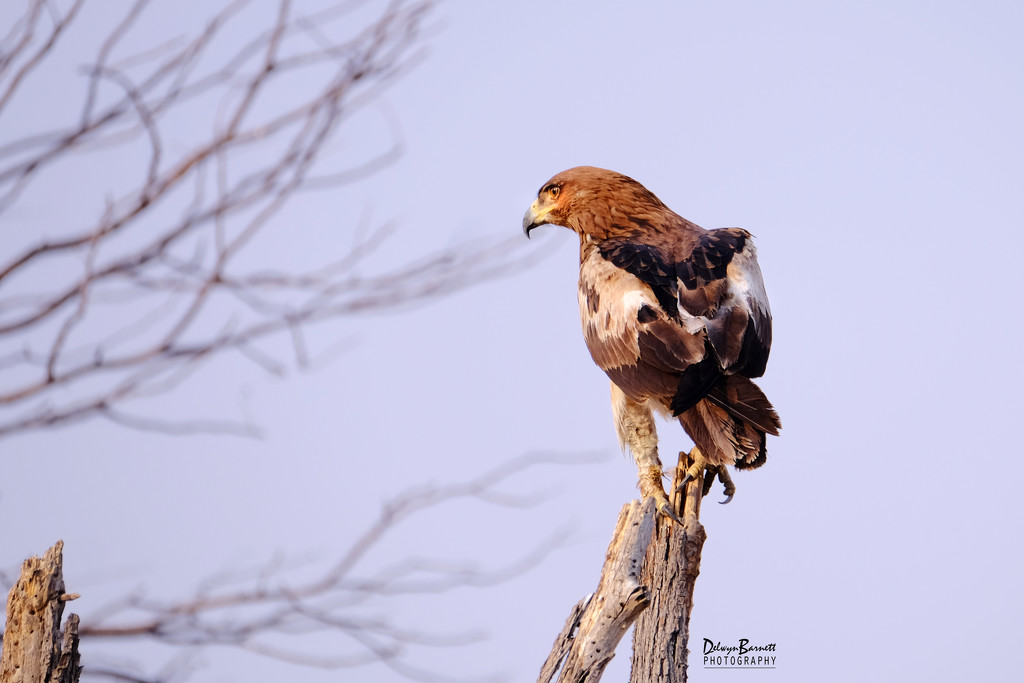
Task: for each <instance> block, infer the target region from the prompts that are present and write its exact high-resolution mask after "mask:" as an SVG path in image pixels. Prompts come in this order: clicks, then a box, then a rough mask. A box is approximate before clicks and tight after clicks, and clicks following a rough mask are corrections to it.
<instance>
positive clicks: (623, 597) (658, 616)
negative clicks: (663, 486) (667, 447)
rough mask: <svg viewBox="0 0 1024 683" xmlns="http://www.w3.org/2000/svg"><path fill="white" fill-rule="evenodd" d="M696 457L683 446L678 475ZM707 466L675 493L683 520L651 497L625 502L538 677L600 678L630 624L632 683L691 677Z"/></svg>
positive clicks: (590, 682)
mask: <svg viewBox="0 0 1024 683" xmlns="http://www.w3.org/2000/svg"><path fill="white" fill-rule="evenodd" d="M690 464H691V462H690V460H689V457H688V455H687V454H686V453H685V452H684V453H680V454H679V464H678V465H677V466H676V471H675V477H674V478H673V481H674V482H675V481H682V480H683V477H684V476H685V473H686V468H687V467H688V466H689V465H690ZM703 485H704V477H703V474H701V476H698V477H697V478H696V479H695V480H693V481H691V482H689V483H688V484H687V485H686V488H685V491H681V492H680V491H676V492H674V493H673V495H672V505H673V507H674V508H675V510H676V514H677V515H678V516H679V517H680V518H681V519H682V520H683V524H682V525H680V524H678V523H676V522H674V521H671V520H669V519H668V518H667V517H664V516H661V515H657V514H656V513H655V511H654V505H653V501H648V502H647V504H646V505H641V503H640V502H639V501H635V500H634V501H632V502H631V503H628V504H627V505H625V506H624V507H623V508H622V512H620V513H619V522H618V525H617V526H616V528H615V533H614V534H613V536H612V542H611V544H610V545H609V546H608V554H607V556H606V559H605V564H604V568H603V569H602V571H601V580H600V583H599V584H598V588H597V591H596V592H595V593H593V594H592V595H589V596H587V597H585V598H583V599H582V600H580V601H579V602H578V603H576V605H575V606H573V609H572V612H571V613H570V614H569V618H568V619H567V620H566V622H565V626H564V627H563V628H562V632H561V633H560V634H558V637H557V638H556V639H555V644H554V647H553V648H552V649H551V653H550V654H549V655H548V658H547V661H546V662H545V663H544V667H543V668H542V669H541V673H540V678H539V679H538V683H549V681H551V680H552V679H553V678H554V676H555V674H556V673H558V672H559V665H560V664H561V663H562V662H563V660H564V662H565V664H564V666H562V668H561V673H560V674H559V676H558V681H559V683H563V682H566V683H570V682H571V683H582V682H583V681H586V683H597V681H598V680H600V678H601V675H602V674H603V673H604V668H605V666H607V664H608V662H609V661H611V659H612V657H613V656H614V655H615V647H616V645H618V643H619V640H621V639H622V636H623V635H624V634H625V632H626V630H627V629H628V628H629V626H630V625H631V624H632V623H633V622H634V621H636V629H635V630H634V634H633V671H632V675H631V677H630V681H631V683H682V682H684V681H686V655H687V643H688V640H689V623H690V610H691V609H692V607H693V587H694V582H695V580H696V578H697V574H698V573H699V572H700V554H701V549H702V548H703V547H704V538H705V534H704V527H703V526H701V524H700V501H701V491H702V488H703Z"/></svg>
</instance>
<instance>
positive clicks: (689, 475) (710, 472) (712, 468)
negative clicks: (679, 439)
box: [676, 447, 736, 505]
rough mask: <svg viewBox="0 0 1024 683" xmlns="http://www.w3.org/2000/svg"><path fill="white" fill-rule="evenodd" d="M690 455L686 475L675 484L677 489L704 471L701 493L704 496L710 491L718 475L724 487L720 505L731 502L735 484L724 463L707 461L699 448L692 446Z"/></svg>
mask: <svg viewBox="0 0 1024 683" xmlns="http://www.w3.org/2000/svg"><path fill="white" fill-rule="evenodd" d="M690 457H691V458H692V459H693V464H692V465H690V466H689V467H688V468H687V469H686V476H685V477H683V481H681V482H680V483H679V485H678V486H676V490H677V491H681V490H682V489H683V487H685V486H686V484H687V483H689V482H691V481H693V480H694V479H696V478H697V475H698V474H700V473H701V471H703V472H704V489H703V491H702V492H701V495H703V496H706V495H708V493H710V492H711V485H712V484H713V483H714V482H715V476H716V475H717V476H718V480H719V481H721V482H722V487H723V488H724V489H725V500H720V501H718V503H719V504H720V505H725V504H727V503H730V502H732V498H733V496H734V495H736V484H734V483H733V481H732V477H731V476H729V470H728V469H727V468H726V466H725V465H712V464H710V463H708V461H707V458H705V457H704V455H703V454H702V453H701V452H700V449H699V448H696V447H695V448H694V449H693V450H692V451H690Z"/></svg>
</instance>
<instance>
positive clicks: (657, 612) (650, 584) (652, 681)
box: [629, 453, 706, 683]
mask: <svg viewBox="0 0 1024 683" xmlns="http://www.w3.org/2000/svg"><path fill="white" fill-rule="evenodd" d="M689 464H690V460H689V458H688V457H687V456H686V454H685V453H680V458H679V464H678V465H677V467H676V473H675V477H674V479H673V481H682V480H683V477H684V476H685V474H686V468H687V467H688V466H689ZM703 486H704V477H703V474H701V476H698V477H697V478H696V479H694V480H691V481H690V482H689V483H688V484H687V485H686V491H685V498H684V499H683V501H681V500H680V498H682V497H683V492H676V493H675V494H674V495H673V498H672V504H673V506H674V507H675V509H676V511H677V512H678V513H679V514H680V516H681V518H682V520H683V524H682V525H681V526H680V525H679V524H676V523H669V522H668V520H665V519H664V518H662V519H660V520H659V523H658V526H657V532H656V534H655V537H654V540H653V541H652V542H651V545H650V547H649V548H648V550H647V559H646V561H645V562H644V567H643V572H642V573H641V582H642V583H643V585H644V586H647V588H648V591H649V592H650V595H651V605H650V607H649V608H648V609H647V610H645V611H644V613H643V614H641V615H640V618H639V619H638V620H637V622H636V628H635V629H634V630H633V670H632V673H631V675H630V679H629V680H630V683H685V681H686V662H687V655H688V654H689V651H688V649H687V645H688V643H689V639H690V612H691V610H692V609H693V589H694V584H695V582H696V580H697V575H698V574H699V573H700V555H701V550H702V549H703V547H704V539H705V538H706V534H705V533H704V527H703V526H702V525H701V523H700V501H701V489H702V488H703ZM681 503H682V509H681V510H680V506H681Z"/></svg>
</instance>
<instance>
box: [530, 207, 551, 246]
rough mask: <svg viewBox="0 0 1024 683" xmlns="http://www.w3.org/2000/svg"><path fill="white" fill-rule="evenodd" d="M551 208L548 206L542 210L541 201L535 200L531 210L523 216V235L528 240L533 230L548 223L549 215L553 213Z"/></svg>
mask: <svg viewBox="0 0 1024 683" xmlns="http://www.w3.org/2000/svg"><path fill="white" fill-rule="evenodd" d="M551 208H552V207H550V206H548V207H545V208H543V209H542V208H540V199H535V200H533V204H530V208H529V209H527V210H526V213H525V214H524V215H523V234H524V235H526V237H527V239H529V237H530V231H531V230H533V229H534V228H536V227H538V226H540V225H544V224H545V223H547V222H548V221H547V215H548V214H549V213H551Z"/></svg>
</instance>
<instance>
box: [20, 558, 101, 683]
mask: <svg viewBox="0 0 1024 683" xmlns="http://www.w3.org/2000/svg"><path fill="white" fill-rule="evenodd" d="M63 551H64V542H63V541H57V543H56V545H54V546H53V547H52V548H50V549H49V550H47V551H46V554H44V555H43V557H42V558H38V557H30V558H29V559H27V560H25V563H24V564H23V565H22V566H21V577H20V578H19V579H18V582H17V583H16V584H14V587H13V588H11V592H10V594H9V595H8V597H7V627H6V629H5V630H4V635H3V650H2V651H0V683H77V681H78V677H79V675H81V673H82V667H81V666H79V656H78V615H77V614H72V615H69V616H68V621H67V624H66V626H65V627H64V632H63V633H61V629H60V620H61V615H62V614H63V613H64V603H65V602H67V601H69V600H74V599H75V598H77V597H78V595H77V594H74V593H65V592H64V574H63V561H64V558H63Z"/></svg>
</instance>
